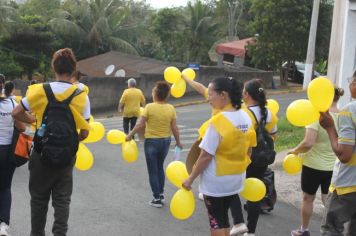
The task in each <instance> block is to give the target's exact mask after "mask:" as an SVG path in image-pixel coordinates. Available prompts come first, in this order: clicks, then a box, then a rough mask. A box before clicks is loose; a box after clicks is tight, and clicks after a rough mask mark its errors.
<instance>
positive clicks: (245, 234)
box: [244, 233, 255, 236]
mask: <svg viewBox="0 0 356 236" xmlns="http://www.w3.org/2000/svg"><path fill="white" fill-rule="evenodd" d="M244 236H255V234H249V233H244Z"/></svg>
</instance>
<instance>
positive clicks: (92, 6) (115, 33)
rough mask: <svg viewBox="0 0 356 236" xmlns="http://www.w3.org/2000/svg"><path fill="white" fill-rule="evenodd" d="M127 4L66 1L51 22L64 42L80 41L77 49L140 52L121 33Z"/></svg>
mask: <svg viewBox="0 0 356 236" xmlns="http://www.w3.org/2000/svg"><path fill="white" fill-rule="evenodd" d="M126 7H127V6H126V4H125V2H124V1H121V0H89V1H84V0H81V1H79V0H78V1H75V0H67V1H66V2H64V4H63V10H64V11H62V13H61V15H60V16H59V17H57V18H54V19H52V20H51V21H50V25H51V28H52V30H53V31H54V32H55V33H56V34H57V35H58V36H60V37H61V38H62V40H64V41H70V42H72V43H73V44H75V43H78V47H79V48H75V49H77V50H84V48H85V49H88V51H87V54H86V55H84V56H89V55H96V54H98V53H102V52H106V51H108V50H120V51H124V52H128V53H137V52H136V49H135V48H134V47H133V46H132V45H131V44H130V43H129V42H127V41H125V40H123V39H122V38H121V37H120V35H119V29H120V26H121V23H122V22H123V19H124V18H125V16H126V10H127V8H126Z"/></svg>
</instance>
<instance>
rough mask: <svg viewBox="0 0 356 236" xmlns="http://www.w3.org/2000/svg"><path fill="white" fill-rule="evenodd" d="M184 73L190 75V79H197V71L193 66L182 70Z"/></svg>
mask: <svg viewBox="0 0 356 236" xmlns="http://www.w3.org/2000/svg"><path fill="white" fill-rule="evenodd" d="M182 75H185V76H187V77H188V79H190V80H194V79H195V71H194V70H193V69H192V68H186V69H184V70H183V71H182Z"/></svg>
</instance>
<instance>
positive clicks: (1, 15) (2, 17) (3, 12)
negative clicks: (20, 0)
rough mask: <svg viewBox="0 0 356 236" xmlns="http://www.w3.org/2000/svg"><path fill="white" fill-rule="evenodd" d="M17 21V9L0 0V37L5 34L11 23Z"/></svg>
mask: <svg viewBox="0 0 356 236" xmlns="http://www.w3.org/2000/svg"><path fill="white" fill-rule="evenodd" d="M16 21H17V11H16V9H15V8H13V7H12V6H11V5H10V4H9V3H8V1H6V0H0V38H1V36H4V35H7V34H8V33H9V32H8V30H9V28H11V25H12V24H13V23H14V22H16Z"/></svg>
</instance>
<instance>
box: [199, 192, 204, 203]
mask: <svg viewBox="0 0 356 236" xmlns="http://www.w3.org/2000/svg"><path fill="white" fill-rule="evenodd" d="M198 198H199V200H201V201H204V194H202V193H199V195H198Z"/></svg>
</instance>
